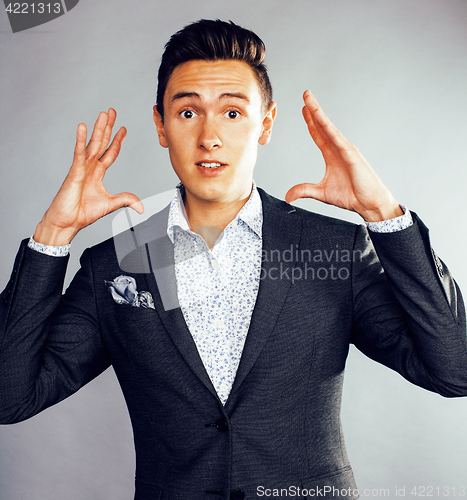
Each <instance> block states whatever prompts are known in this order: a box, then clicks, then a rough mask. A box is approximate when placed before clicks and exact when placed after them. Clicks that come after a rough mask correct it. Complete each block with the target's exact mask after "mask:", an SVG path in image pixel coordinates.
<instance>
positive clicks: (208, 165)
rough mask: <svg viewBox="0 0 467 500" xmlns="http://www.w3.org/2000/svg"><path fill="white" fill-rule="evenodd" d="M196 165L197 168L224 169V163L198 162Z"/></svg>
mask: <svg viewBox="0 0 467 500" xmlns="http://www.w3.org/2000/svg"><path fill="white" fill-rule="evenodd" d="M196 165H198V166H199V167H204V168H219V167H224V166H225V163H217V162H211V163H209V162H204V161H203V162H199V163H197V164H196Z"/></svg>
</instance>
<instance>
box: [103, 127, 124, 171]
mask: <svg viewBox="0 0 467 500" xmlns="http://www.w3.org/2000/svg"><path fill="white" fill-rule="evenodd" d="M126 135H127V130H126V128H125V127H121V128H120V129H119V131H118V132H117V133H116V134H115V137H114V138H113V141H112V144H110V146H109V147H108V149H107V151H105V153H104V154H103V155H102V156H101V158H100V163H101V164H102V165H103V167H104V168H105V169H108V168H109V167H110V165H112V163H113V162H114V161H115V160H116V159H117V156H118V155H119V154H120V150H121V148H122V144H123V141H124V140H125V137H126Z"/></svg>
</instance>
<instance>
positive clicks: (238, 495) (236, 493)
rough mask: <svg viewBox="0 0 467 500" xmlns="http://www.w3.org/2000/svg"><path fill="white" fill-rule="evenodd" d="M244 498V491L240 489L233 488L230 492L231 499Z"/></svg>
mask: <svg viewBox="0 0 467 500" xmlns="http://www.w3.org/2000/svg"><path fill="white" fill-rule="evenodd" d="M244 498H245V493H243V491H242V490H233V491H231V492H230V499H231V500H243V499H244Z"/></svg>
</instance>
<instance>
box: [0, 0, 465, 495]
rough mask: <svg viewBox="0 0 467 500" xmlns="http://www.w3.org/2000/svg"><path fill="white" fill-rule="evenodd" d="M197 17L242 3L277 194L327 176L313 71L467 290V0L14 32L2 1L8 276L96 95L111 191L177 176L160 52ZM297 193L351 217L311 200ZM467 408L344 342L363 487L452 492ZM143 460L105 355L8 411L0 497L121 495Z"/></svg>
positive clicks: (156, 11)
mask: <svg viewBox="0 0 467 500" xmlns="http://www.w3.org/2000/svg"><path fill="white" fill-rule="evenodd" d="M202 17H206V18H217V17H219V18H221V19H225V20H227V19H232V20H234V21H235V22H237V23H239V24H241V25H244V26H245V27H248V28H250V29H253V30H254V31H256V32H257V33H258V34H259V35H260V36H261V37H262V38H263V40H264V41H265V43H266V46H267V48H268V54H269V55H268V67H269V69H270V74H271V78H272V82H273V86H274V92H275V100H276V101H277V103H278V118H277V121H276V124H275V129H274V133H273V137H272V141H271V143H270V144H269V145H268V146H266V147H261V150H260V155H259V161H258V165H257V169H256V173H255V179H256V181H257V183H258V185H260V186H262V187H263V188H265V189H266V190H267V191H269V192H270V193H271V194H273V195H276V196H278V197H281V198H283V196H284V194H285V192H286V191H287V189H288V188H289V187H291V186H292V185H294V184H296V183H298V182H306V181H309V182H318V181H319V180H320V179H321V176H322V174H323V164H322V161H321V158H320V155H319V153H318V151H317V148H316V147H315V146H314V144H313V143H312V141H311V139H310V138H309V136H308V133H307V129H306V127H305V125H304V122H303V119H302V117H301V107H302V101H301V95H302V93H303V91H304V90H305V89H306V88H310V89H311V90H312V91H313V92H314V94H315V95H316V96H317V98H318V100H319V101H320V103H321V104H322V106H323V108H324V110H325V112H326V113H327V114H328V115H329V116H330V118H331V119H332V120H333V121H334V123H335V124H336V125H337V126H338V127H339V128H340V129H341V130H342V131H343V133H344V134H345V135H346V136H347V137H348V138H349V139H350V140H351V141H352V142H353V143H354V144H357V145H358V147H359V149H360V150H361V151H362V152H363V154H364V155H365V156H366V158H367V159H368V160H369V162H370V163H371V164H372V165H373V167H374V168H375V169H376V170H377V171H378V173H379V174H380V176H381V177H382V178H383V180H384V181H385V183H386V184H387V185H388V187H389V188H390V189H391V190H392V191H393V193H394V195H395V196H396V198H397V199H398V200H399V201H400V202H403V203H405V204H406V205H408V206H409V207H410V208H411V209H413V210H415V211H417V212H418V213H419V214H420V215H421V216H422V218H423V219H424V221H425V222H426V223H427V225H428V226H429V227H430V229H431V235H432V239H433V242H434V246H435V248H436V250H437V252H438V254H439V255H440V256H441V257H442V258H443V259H444V260H445V261H447V263H448V264H449V267H450V269H451V271H452V272H453V274H454V275H455V276H456V277H457V280H458V282H459V284H460V285H461V287H463V288H464V289H467V271H466V270H465V266H464V265H463V264H464V262H465V242H466V239H465V226H466V218H467V210H466V208H465V202H464V200H465V182H466V180H467V174H466V167H467V161H466V158H465V154H464V147H465V138H466V132H467V130H466V128H467V127H466V118H465V113H466V109H467V108H466V104H467V98H466V87H465V82H466V81H467V58H466V51H467V2H466V1H465V0H386V1H380V0H352V1H351V0H307V1H305V0H303V1H299V0H288V1H284V0H280V1H279V0H256V1H255V2H253V1H251V0H237V1H236V2H232V1H224V0H215V1H214V0H205V1H199V0H172V1H170V2H165V1H162V0H159V1H149V0H140V1H127V2H125V1H123V0H99V1H91V0H81V1H80V2H79V4H78V5H77V6H76V7H75V8H74V9H73V10H72V11H70V12H69V13H67V14H66V15H64V16H62V17H61V18H59V19H57V20H54V21H52V22H50V23H48V24H44V25H42V26H39V27H37V28H33V29H31V30H28V31H25V32H23V33H17V34H12V33H11V30H10V28H9V25H8V19H7V16H6V13H5V12H4V11H3V10H2V11H1V13H0V43H1V66H0V85H1V88H0V96H1V97H0V102H1V129H0V158H1V170H0V172H1V184H0V190H1V197H0V206H1V213H2V217H1V219H0V238H1V251H2V253H1V260H0V288H2V287H3V286H4V285H5V284H6V282H7V280H8V278H9V273H10V270H11V266H12V263H13V259H14V256H15V253H16V251H17V248H18V245H19V242H20V240H21V239H22V238H25V237H28V236H29V235H31V234H32V233H33V232H34V228H35V226H36V224H37V222H39V220H40V218H41V216H42V214H43V212H44V211H45V210H46V209H47V207H48V204H49V203H50V201H51V199H52V197H53V196H54V194H55V193H56V191H57V190H58V188H59V186H60V184H61V182H62V180H63V178H64V177H65V175H66V172H67V169H68V168H69V166H70V165H71V160H72V152H73V147H74V140H75V133H76V126H77V124H78V123H80V122H85V123H87V124H88V126H91V125H92V124H93V122H94V120H95V118H96V117H97V115H98V113H99V111H100V110H107V109H108V108H109V107H110V106H112V107H115V109H116V110H117V112H118V113H119V117H118V124H119V125H122V124H124V125H125V126H126V127H127V128H128V137H127V139H126V141H125V144H124V148H123V150H122V153H121V157H120V158H119V159H118V160H117V162H116V164H114V166H112V167H111V171H110V172H109V173H108V176H107V178H106V185H107V187H108V189H109V191H110V192H119V191H126V190H127V191H131V192H134V193H136V194H137V195H138V196H140V197H141V198H145V197H149V196H152V195H154V194H156V193H160V192H162V191H167V190H169V189H172V188H173V187H174V185H175V183H176V178H175V176H174V174H173V172H172V171H171V167H170V164H169V161H168V155H167V151H166V150H163V149H162V148H160V147H159V145H158V143H157V140H156V134H155V130H154V124H153V122H152V105H153V102H154V96H155V88H156V74H157V67H158V64H159V60H160V54H161V52H162V49H163V45H164V43H165V42H166V41H167V40H168V38H169V36H170V35H171V34H172V33H174V32H175V31H176V30H178V29H180V28H181V27H182V26H183V25H185V24H187V23H189V22H192V21H194V20H197V19H199V18H202ZM299 205H300V206H304V207H306V208H309V209H310V210H315V211H318V212H322V213H326V214H331V215H335V216H337V217H343V218H346V219H349V220H352V221H358V217H356V216H354V215H353V214H347V213H345V212H344V211H342V210H338V209H334V208H333V207H327V206H325V205H322V204H320V203H318V202H315V201H312V200H305V201H301V202H300V203H299ZM111 218H112V216H110V217H107V218H105V219H103V220H101V221H99V222H98V223H96V224H95V225H94V226H92V227H90V228H87V229H86V230H85V231H83V232H82V233H81V234H79V235H78V237H77V238H76V239H75V241H74V243H73V249H72V260H71V264H70V269H69V270H70V275H72V274H74V272H75V271H76V269H77V266H78V257H79V255H80V254H81V252H82V250H83V249H84V248H85V247H87V246H89V245H92V244H94V243H97V242H98V241H100V240H102V239H104V238H107V237H110V236H111ZM466 416H467V400H466V399H453V400H449V399H443V398H441V397H440V396H437V395H435V394H431V393H428V392H426V391H423V390H422V389H419V388H417V387H414V386H411V385H410V384H409V383H407V382H406V381H404V380H403V379H402V378H401V377H400V376H399V375H397V374H395V373H393V372H391V371H390V370H388V369H386V368H384V367H381V366H379V365H377V364H376V363H374V362H372V361H370V360H368V359H366V358H365V357H364V356H362V355H361V354H360V353H359V352H358V351H356V350H355V349H353V348H352V350H351V353H350V357H349V362H348V369H347V374H346V382H345V394H344V405H343V425H344V432H345V435H346V442H347V447H348V452H349V456H350V459H351V462H352V465H353V467H354V471H355V475H356V479H357V484H358V485H359V489H360V491H361V492H364V490H365V489H367V488H369V489H372V488H376V489H377V490H379V489H380V488H389V489H390V498H394V497H395V496H396V493H395V489H396V487H397V488H402V487H404V486H405V487H406V496H407V497H411V496H412V495H410V491H411V489H412V488H413V487H414V486H415V487H427V486H430V485H431V486H433V487H439V488H442V487H450V488H451V489H450V491H449V493H450V495H449V496H450V497H453V496H454V490H453V488H454V487H456V488H459V487H461V486H467V485H466V479H465V478H466V470H467V459H466V454H465V450H466V449H467V432H466V426H465V421H466ZM133 476H134V452H133V446H132V434H131V426H130V422H129V418H128V415H127V412H126V408H125V405H124V401H123V398H122V395H121V393H120V390H119V387H118V384H117V382H116V380H115V377H114V374H113V372H112V371H111V370H108V371H107V372H106V373H105V374H103V375H102V376H101V377H99V378H98V379H96V380H95V381H93V382H92V383H91V384H89V385H88V386H87V387H85V388H84V389H82V390H81V391H79V392H78V393H77V394H76V395H74V396H73V397H71V398H69V399H68V400H66V401H65V402H63V403H61V404H59V405H58V406H56V407H54V408H51V409H49V410H46V411H45V412H43V413H42V414H41V415H39V416H37V417H35V418H33V419H31V420H30V421H27V422H24V423H21V424H17V425H14V426H3V427H0V498H1V499H2V500H52V499H65V498H66V499H67V500H78V499H82V500H90V499H91V500H92V499H99V500H106V499H109V500H119V499H129V498H132V495H133ZM264 486H267V485H264ZM443 491H444V492H445V490H442V489H441V490H440V491H439V495H438V493H437V491H436V490H435V491H434V492H433V496H435V497H436V496H442V493H443ZM418 492H419V493H420V492H422V490H421V489H419V490H418ZM427 492H428V491H427V490H425V494H426V493H427ZM366 493H368V495H367V496H379V495H380V493H379V491H373V493H371V492H366ZM455 494H456V496H459V490H458V489H457V490H456V492H455ZM465 495H467V492H465ZM386 498H388V497H387V496H386Z"/></svg>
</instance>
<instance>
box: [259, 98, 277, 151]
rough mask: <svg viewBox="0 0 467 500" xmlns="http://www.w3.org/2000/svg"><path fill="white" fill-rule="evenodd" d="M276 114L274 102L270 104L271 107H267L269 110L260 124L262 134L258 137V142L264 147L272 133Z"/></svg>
mask: <svg viewBox="0 0 467 500" xmlns="http://www.w3.org/2000/svg"><path fill="white" fill-rule="evenodd" d="M276 113H277V106H276V103H275V102H272V103H271V105H270V106H269V109H268V111H267V113H266V115H265V116H264V118H263V123H262V132H261V135H260V136H259V139H258V142H259V143H260V144H261V145H262V146H264V145H265V144H267V143H268V142H269V139H270V138H271V133H272V126H273V124H274V120H275V118H276Z"/></svg>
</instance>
